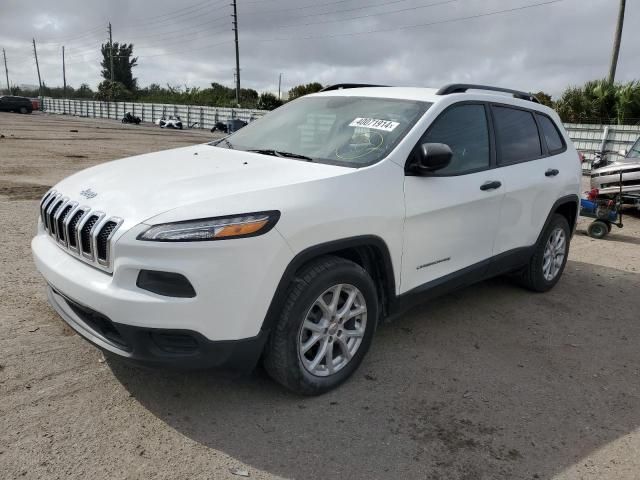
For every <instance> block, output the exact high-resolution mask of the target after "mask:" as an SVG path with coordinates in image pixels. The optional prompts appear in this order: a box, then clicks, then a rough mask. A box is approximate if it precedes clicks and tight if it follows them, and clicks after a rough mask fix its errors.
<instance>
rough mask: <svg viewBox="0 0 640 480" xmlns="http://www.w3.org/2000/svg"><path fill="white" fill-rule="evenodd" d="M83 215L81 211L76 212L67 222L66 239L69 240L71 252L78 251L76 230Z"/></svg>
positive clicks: (83, 212)
mask: <svg viewBox="0 0 640 480" xmlns="http://www.w3.org/2000/svg"><path fill="white" fill-rule="evenodd" d="M84 214H85V211H84V210H82V209H79V210H77V211H76V212H75V213H74V214H73V215H72V216H71V219H70V220H69V223H68V225H67V237H68V238H69V241H68V245H69V248H71V249H72V250H76V251H77V250H78V232H77V230H76V228H77V227H78V223H79V222H80V219H81V218H82V216H83V215H84Z"/></svg>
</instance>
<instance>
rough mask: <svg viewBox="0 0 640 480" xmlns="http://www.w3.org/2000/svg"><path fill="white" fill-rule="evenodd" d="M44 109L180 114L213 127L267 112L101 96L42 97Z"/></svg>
mask: <svg viewBox="0 0 640 480" xmlns="http://www.w3.org/2000/svg"><path fill="white" fill-rule="evenodd" d="M40 102H41V109H42V110H43V111H45V112H49V113H61V114H65V115H76V116H79V117H89V118H112V119H114V120H120V119H122V117H123V116H124V114H125V112H131V113H132V114H133V115H136V116H138V117H140V118H141V119H142V121H143V122H154V121H155V120H158V119H159V118H162V117H169V116H171V115H174V116H179V117H180V118H181V119H182V122H183V124H184V125H185V126H187V127H188V128H207V129H209V128H211V127H213V126H214V125H215V124H216V123H217V122H223V123H226V122H227V121H228V120H231V119H239V120H244V121H245V122H250V121H252V120H255V119H256V118H258V117H261V116H262V115H264V114H265V113H266V111H264V110H251V109H244V108H219V107H206V106H196V105H171V104H162V103H136V102H100V101H97V100H95V101H94V100H69V99H63V98H49V97H42V98H41V99H40Z"/></svg>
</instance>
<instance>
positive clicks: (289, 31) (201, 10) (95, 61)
mask: <svg viewBox="0 0 640 480" xmlns="http://www.w3.org/2000/svg"><path fill="white" fill-rule="evenodd" d="M237 1H238V21H239V31H240V66H241V79H242V86H243V87H250V88H254V89H256V90H258V91H260V92H262V91H277V88H278V75H279V73H282V74H283V90H288V89H289V88H291V87H292V86H294V85H296V84H299V83H307V82H312V81H319V82H320V83H323V84H329V83H338V82H363V83H381V84H393V85H412V86H434V87H437V86H441V85H442V84H444V83H448V82H454V81H455V82H475V83H488V84H496V85H500V86H506V87H511V88H518V89H523V90H530V91H538V90H545V91H548V92H550V93H552V94H554V95H558V94H559V93H561V92H562V90H563V89H564V88H565V87H566V86H567V85H570V84H581V83H583V82H585V81H587V80H590V79H595V78H602V77H605V76H606V74H607V72H608V68H609V57H610V55H611V48H612V43H613V33H614V28H615V22H616V17H617V8H618V3H619V2H618V0H560V1H555V2H553V1H549V0H455V1H451V0H450V1H444V0H341V1H340V0H316V1H314V0H298V1H296V0H237ZM230 3H231V0H185V1H175V0H154V1H152V0H136V1H130V0H82V1H78V0H56V1H52V0H20V1H18V0H0V48H4V49H6V52H7V63H8V67H9V77H10V81H11V83H12V84H14V83H15V84H18V85H19V84H32V85H33V84H37V74H36V69H35V63H34V60H33V51H32V45H31V39H32V37H35V39H36V42H37V46H38V55H39V60H40V70H41V74H42V78H43V81H44V82H45V83H46V84H47V85H49V86H57V85H62V66H61V63H62V62H61V45H62V44H64V45H65V48H66V54H67V83H68V84H70V85H72V86H74V87H78V86H79V85H80V84H81V83H83V82H86V83H88V84H89V85H91V86H92V87H95V86H96V85H97V84H98V83H99V82H100V81H101V78H100V66H99V61H100V58H99V57H100V54H99V49H100V43H101V42H104V41H105V40H106V38H107V23H108V22H109V21H110V22H111V23H112V25H113V35H114V41H119V42H127V43H129V42H131V43H133V44H134V52H135V53H136V55H137V56H138V57H139V60H138V64H139V66H138V67H137V68H135V69H134V74H135V76H137V77H138V82H139V85H141V86H145V85H148V84H150V83H159V84H161V85H164V84H166V83H170V84H172V85H188V86H198V87H206V86H208V85H209V84H210V83H211V82H212V81H215V82H219V83H223V84H226V85H229V86H231V85H232V84H233V71H234V68H235V51H234V44H233V32H232V29H231V20H232V19H231V13H232V9H231V7H230V6H229V4H230ZM541 3H546V4H544V5H538V6H532V7H530V8H527V7H529V6H531V5H536V4H541ZM520 7H525V8H522V9H519V10H516V9H518V8H520ZM505 10H512V11H510V12H509V11H505ZM500 11H503V13H497V12H500ZM474 16H475V17H476V18H468V17H474ZM639 25H640V1H637V0H636V1H629V2H627V13H626V19H625V29H624V32H623V38H622V49H621V52H620V60H619V64H618V75H617V79H618V80H621V81H622V80H631V79H634V78H636V79H637V78H638V77H639V76H640V28H638V26H639ZM3 73H4V72H3ZM0 84H1V85H2V87H4V86H5V78H4V75H3V76H2V77H0Z"/></svg>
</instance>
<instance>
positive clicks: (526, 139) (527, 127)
mask: <svg viewBox="0 0 640 480" xmlns="http://www.w3.org/2000/svg"><path fill="white" fill-rule="evenodd" d="M492 111H493V120H494V124H495V130H496V143H497V149H498V163H499V164H501V165H509V164H512V163H518V162H526V161H528V160H533V159H536V158H539V157H541V156H542V145H541V143H540V136H539V134H538V127H537V125H536V121H535V119H534V118H533V114H532V113H531V112H528V111H526V110H520V109H516V108H510V107H503V106H495V105H494V106H493V107H492Z"/></svg>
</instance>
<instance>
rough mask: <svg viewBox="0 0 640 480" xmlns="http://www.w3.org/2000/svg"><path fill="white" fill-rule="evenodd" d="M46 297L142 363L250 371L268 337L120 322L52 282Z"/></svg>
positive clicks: (103, 345) (112, 349)
mask: <svg viewBox="0 0 640 480" xmlns="http://www.w3.org/2000/svg"><path fill="white" fill-rule="evenodd" d="M47 296H48V298H49V302H50V303H51V305H52V306H53V308H54V309H55V310H56V312H57V313H58V314H59V315H60V317H62V319H63V320H64V321H65V322H66V323H67V324H68V325H69V326H70V327H71V328H73V330H75V331H76V332H77V333H78V334H79V335H80V336H81V337H83V338H84V339H85V340H87V341H89V342H90V343H92V344H93V345H95V346H96V347H98V348H100V349H101V350H104V351H106V352H109V353H113V354H116V355H118V356H120V357H123V358H125V359H126V360H129V361H132V362H134V363H138V364H142V365H147V366H153V367H159V366H168V367H172V368H181V369H209V368H218V369H225V370H233V371H236V372H242V373H246V372H250V371H251V370H253V368H254V367H255V365H256V364H257V362H258V359H259V358H260V355H261V353H262V349H263V347H264V343H265V341H266V334H265V333H264V332H263V331H260V333H259V334H258V335H257V336H256V337H253V338H247V339H242V340H229V341H211V340H208V339H207V338H205V337H204V336H203V335H201V334H199V333H198V332H194V331H190V330H175V329H171V330H170V329H158V328H143V327H136V326H132V325H125V324H122V323H115V322H112V321H111V320H110V319H109V318H107V317H106V316H104V315H102V314H101V313H99V312H96V311H95V310H92V309H91V308H89V307H86V306H85V305H82V304H80V303H78V302H76V301H74V300H72V299H70V298H69V297H67V296H65V295H64V294H63V293H61V292H59V291H57V290H56V289H55V288H53V287H51V286H48V287H47Z"/></svg>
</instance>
